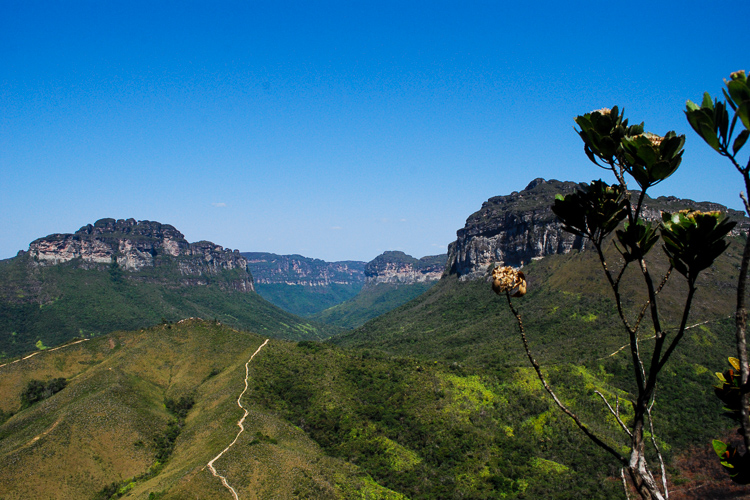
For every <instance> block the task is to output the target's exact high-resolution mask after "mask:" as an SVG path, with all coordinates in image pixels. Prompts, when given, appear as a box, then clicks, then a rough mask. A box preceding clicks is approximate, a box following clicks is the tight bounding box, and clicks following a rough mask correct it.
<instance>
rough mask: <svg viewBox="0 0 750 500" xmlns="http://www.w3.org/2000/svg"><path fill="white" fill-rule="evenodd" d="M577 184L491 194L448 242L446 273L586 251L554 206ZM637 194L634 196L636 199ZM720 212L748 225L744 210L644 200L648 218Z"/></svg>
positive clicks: (473, 272)
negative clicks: (682, 212)
mask: <svg viewBox="0 0 750 500" xmlns="http://www.w3.org/2000/svg"><path fill="white" fill-rule="evenodd" d="M581 186H582V185H581V184H576V183H574V182H560V181H557V180H550V181H546V180H544V179H535V180H533V181H532V182H531V183H530V184H529V185H528V186H527V187H526V189H524V190H523V191H521V192H513V193H511V194H509V195H506V196H496V197H493V198H490V199H489V200H487V201H486V202H484V203H483V204H482V208H481V209H480V210H479V211H477V212H476V213H474V214H472V215H471V216H469V218H468V219H467V220H466V225H465V226H464V227H463V228H462V229H459V230H458V231H457V233H456V237H457V238H456V241H454V242H453V243H451V244H450V245H449V246H448V262H447V264H446V267H445V271H446V273H448V274H456V275H458V276H459V277H460V278H461V279H464V280H466V279H476V278H480V277H482V276H484V275H485V273H486V272H487V269H488V267H489V266H490V265H491V264H493V263H502V264H504V265H509V266H514V267H519V266H522V265H523V264H524V263H527V262H529V261H531V260H532V259H538V258H542V257H544V256H546V255H552V254H566V253H569V252H570V251H572V250H586V248H587V247H586V245H584V244H583V241H582V239H581V238H580V237H577V236H575V235H573V234H571V233H568V232H567V231H565V230H564V229H563V227H562V224H561V223H560V222H558V220H557V218H556V217H555V214H554V213H553V212H552V209H551V206H552V205H553V204H554V200H555V195H556V194H558V193H560V194H567V193H570V192H572V191H573V190H575V189H576V188H580V187H581ZM637 195H638V192H634V193H633V194H632V196H633V198H635V197H637ZM686 208H688V209H696V210H703V211H707V210H719V211H722V212H725V213H727V214H728V215H729V216H730V217H731V218H732V219H734V220H737V221H738V222H739V223H738V225H737V227H736V228H735V229H734V231H733V234H734V235H738V234H740V231H744V230H746V229H747V227H748V225H750V221H748V219H747V218H746V217H745V216H744V214H743V213H742V212H738V211H736V210H732V209H728V208H727V207H725V206H723V205H719V204H716V203H709V202H694V201H692V200H682V199H678V198H675V197H673V196H668V197H664V196H663V197H660V198H656V199H652V198H649V197H648V196H647V197H646V199H645V200H644V209H643V216H644V218H645V219H647V220H652V221H660V220H661V212H662V211H668V212H676V211H678V210H682V209H686Z"/></svg>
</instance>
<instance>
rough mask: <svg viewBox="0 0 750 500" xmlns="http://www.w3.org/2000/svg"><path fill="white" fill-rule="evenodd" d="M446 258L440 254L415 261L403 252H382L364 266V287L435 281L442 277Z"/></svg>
mask: <svg viewBox="0 0 750 500" xmlns="http://www.w3.org/2000/svg"><path fill="white" fill-rule="evenodd" d="M446 257H447V256H446V255H445V254H442V255H430V256H427V257H422V258H421V259H415V258H414V257H412V256H411V255H406V254H405V253H404V252H398V251H393V252H384V253H382V254H380V255H378V256H377V257H375V259H373V260H371V261H370V262H368V263H367V266H365V277H366V280H365V285H374V284H377V283H395V284H407V285H408V284H412V283H424V282H428V281H437V280H439V279H440V277H441V276H442V275H443V270H444V269H445V260H446Z"/></svg>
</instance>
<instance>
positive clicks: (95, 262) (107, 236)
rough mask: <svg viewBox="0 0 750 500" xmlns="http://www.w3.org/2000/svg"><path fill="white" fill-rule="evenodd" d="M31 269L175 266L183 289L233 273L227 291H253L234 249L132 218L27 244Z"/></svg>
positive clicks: (102, 222) (243, 261) (132, 269)
mask: <svg viewBox="0 0 750 500" xmlns="http://www.w3.org/2000/svg"><path fill="white" fill-rule="evenodd" d="M28 253H29V257H31V261H32V262H34V263H35V264H36V265H40V266H46V265H56V264H61V263H64V262H70V261H76V262H77V264H78V265H79V266H81V267H83V268H96V267H101V266H104V265H109V266H111V265H113V264H115V263H116V264H117V266H118V267H119V268H120V269H122V270H124V271H128V272H131V273H137V272H138V271H141V270H144V269H146V268H158V267H168V266H176V268H177V270H178V272H179V274H180V275H181V276H182V277H184V279H183V280H182V281H183V282H184V284H191V285H200V284H206V283H207V280H206V278H208V277H210V276H215V275H218V274H219V273H221V272H223V271H235V272H236V277H235V279H233V280H231V288H233V289H236V290H239V291H246V292H247V291H253V290H254V287H253V278H252V275H251V274H250V273H249V272H248V270H247V260H246V259H245V258H244V257H242V255H240V253H239V251H238V250H234V251H232V250H229V249H224V248H223V247H221V246H219V245H215V244H214V243H211V242H210V241H199V242H197V243H188V241H187V240H186V239H185V237H184V236H183V234H182V233H180V232H179V231H178V230H177V229H175V228H174V227H173V226H171V225H169V224H160V223H159V222H152V221H136V220H135V219H120V220H115V219H101V220H98V221H96V222H95V223H94V224H93V225H92V224H89V225H87V226H84V227H82V228H81V229H79V230H78V231H76V232H75V233H74V234H51V235H49V236H46V237H44V238H39V239H37V240H34V241H32V242H31V244H30V245H29V251H28Z"/></svg>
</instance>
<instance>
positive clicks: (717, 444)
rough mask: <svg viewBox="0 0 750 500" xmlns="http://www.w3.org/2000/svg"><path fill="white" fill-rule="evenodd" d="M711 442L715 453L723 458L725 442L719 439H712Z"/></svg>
mask: <svg viewBox="0 0 750 500" xmlns="http://www.w3.org/2000/svg"><path fill="white" fill-rule="evenodd" d="M711 444H713V447H714V451H715V452H716V454H717V455H719V458H724V453H725V452H726V451H727V445H726V443H724V442H722V441H719V440H718V439H714V440H713V442H712V443H711Z"/></svg>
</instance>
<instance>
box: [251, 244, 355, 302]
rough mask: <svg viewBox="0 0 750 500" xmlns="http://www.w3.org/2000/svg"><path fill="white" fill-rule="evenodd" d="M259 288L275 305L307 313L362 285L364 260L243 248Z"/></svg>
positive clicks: (346, 296) (342, 298) (351, 293)
mask: <svg viewBox="0 0 750 500" xmlns="http://www.w3.org/2000/svg"><path fill="white" fill-rule="evenodd" d="M241 255H242V256H243V257H244V258H245V259H247V263H248V269H249V270H250V272H251V273H252V274H253V277H254V278H255V287H256V290H257V292H258V293H259V294H260V295H261V296H262V297H263V298H265V299H266V300H268V301H269V302H271V303H272V304H275V305H276V306H278V307H280V308H282V309H284V310H285V311H289V312H291V313H293V314H297V315H300V316H308V315H311V314H314V313H317V312H320V311H322V310H323V309H326V308H328V307H331V306H333V305H336V304H339V303H341V302H343V301H345V300H348V299H350V298H352V297H354V296H355V295H357V293H359V291H360V290H361V289H362V285H363V284H364V282H365V262H359V261H341V262H326V261H323V260H320V259H312V258H309V257H303V256H301V255H276V254H273V253H266V252H243V253H242V254H241Z"/></svg>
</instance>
